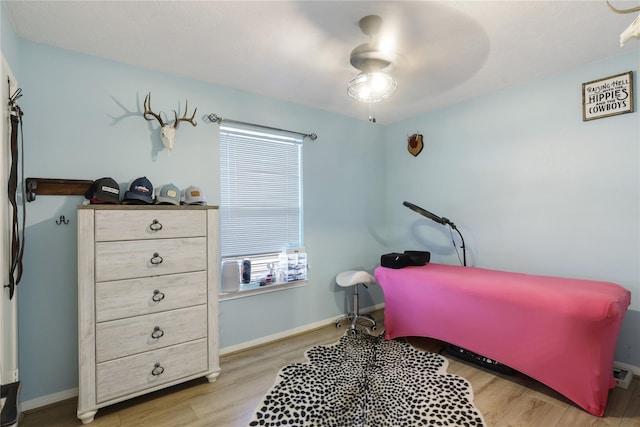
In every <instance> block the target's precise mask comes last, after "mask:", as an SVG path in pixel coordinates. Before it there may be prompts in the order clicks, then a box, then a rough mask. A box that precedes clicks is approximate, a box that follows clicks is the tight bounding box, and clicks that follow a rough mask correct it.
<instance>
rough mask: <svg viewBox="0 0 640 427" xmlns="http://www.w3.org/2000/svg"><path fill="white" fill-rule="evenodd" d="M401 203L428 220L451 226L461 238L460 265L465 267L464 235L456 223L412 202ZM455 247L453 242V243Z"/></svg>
mask: <svg viewBox="0 0 640 427" xmlns="http://www.w3.org/2000/svg"><path fill="white" fill-rule="evenodd" d="M402 204H403V205H405V206H406V207H408V208H409V209H411V210H412V211H414V212H418V213H419V214H420V215H422V216H425V217H427V218H429V219H430V220H433V221H435V222H438V223H440V224H442V225H448V226H449V227H451V229H452V230H455V231H456V232H457V233H458V235H459V236H460V240H462V246H461V248H462V260H463V261H462V265H464V266H465V267H466V266H467V249H466V247H465V245H464V237H462V233H460V230H458V228H457V227H456V225H455V224H454V223H453V222H451V221H449V220H448V219H447V218H445V217H439V216H438V215H434V214H432V213H431V212H429V211H428V210H426V209H422V208H421V207H420V206H416V205H414V204H413V203H409V202H402ZM453 246H454V247H455V243H454V245H453Z"/></svg>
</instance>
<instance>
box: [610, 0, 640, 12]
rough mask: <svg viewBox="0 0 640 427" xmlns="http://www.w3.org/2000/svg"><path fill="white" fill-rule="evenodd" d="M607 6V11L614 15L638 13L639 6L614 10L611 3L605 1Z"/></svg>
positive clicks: (639, 10)
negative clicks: (609, 10)
mask: <svg viewBox="0 0 640 427" xmlns="http://www.w3.org/2000/svg"><path fill="white" fill-rule="evenodd" d="M607 6H609V9H611V10H612V11H613V12H615V13H633V12H640V6H636V7H632V8H631V9H616V8H615V7H613V6H611V3H609V0H607Z"/></svg>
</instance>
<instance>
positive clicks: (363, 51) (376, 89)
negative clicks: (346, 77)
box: [347, 15, 400, 122]
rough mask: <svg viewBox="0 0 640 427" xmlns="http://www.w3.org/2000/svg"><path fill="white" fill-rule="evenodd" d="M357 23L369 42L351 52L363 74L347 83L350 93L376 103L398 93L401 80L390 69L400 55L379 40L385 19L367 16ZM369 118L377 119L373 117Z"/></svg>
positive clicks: (352, 58)
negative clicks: (390, 72) (395, 77)
mask: <svg viewBox="0 0 640 427" xmlns="http://www.w3.org/2000/svg"><path fill="white" fill-rule="evenodd" d="M358 25H359V26H360V29H361V30H362V32H363V33H364V34H366V35H367V36H369V42H368V43H363V44H361V45H359V46H356V48H355V49H353V50H352V51H351V55H350V58H349V59H350V62H351V65H353V67H354V68H356V69H358V70H360V74H359V75H358V76H357V77H356V78H354V79H353V80H351V81H350V82H349V84H348V85H347V93H348V94H349V96H351V97H352V98H354V99H356V100H357V101H360V102H366V103H369V104H373V103H376V102H380V101H383V100H385V99H387V98H389V97H390V96H391V95H393V93H394V92H395V90H396V88H397V86H398V83H397V82H396V80H395V79H394V78H393V77H392V76H391V75H390V74H388V72H389V71H390V70H391V69H392V68H393V67H394V65H395V64H396V63H397V62H398V60H399V58H400V55H398V54H397V53H396V52H394V51H393V50H391V49H390V48H389V47H385V44H384V41H383V40H380V39H379V33H380V28H381V27H382V18H381V17H380V16H378V15H367V16H365V17H364V18H362V19H361V20H360V21H359V22H358ZM369 120H371V121H374V122H375V119H372V118H371V117H370V118H369Z"/></svg>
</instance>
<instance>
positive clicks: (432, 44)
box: [5, 0, 640, 123]
mask: <svg viewBox="0 0 640 427" xmlns="http://www.w3.org/2000/svg"><path fill="white" fill-rule="evenodd" d="M5 3H6V6H7V9H8V11H9V15H10V19H11V21H12V23H13V25H14V28H15V30H16V32H17V34H18V35H19V36H20V37H23V38H25V39H28V40H31V41H35V42H41V43H46V44H50V45H53V46H58V47H62V48H66V49H70V50H74V51H78V52H83V53H87V54H91V55H95V56H98V57H102V58H107V59H112V60H115V61H120V62H124V63H127V64H132V65H135V66H138V67H143V68H148V69H153V70H159V71H164V72H167V73H170V74H174V75H179V76H185V77H190V78H194V79H198V80H202V81H206V82H211V83H216V84H220V85H224V86H229V87H233V88H238V89H242V90H245V91H248V92H252V93H256V94H260V95H265V96H268V97H272V98H276V99H282V100H286V101H292V102H296V103H299V104H303V105H308V106H311V107H316V108H321V109H324V110H328V111H333V112H336V113H340V114H344V115H348V116H352V117H357V118H361V119H363V120H366V119H367V117H368V115H369V110H368V107H367V106H366V105H363V104H359V103H357V102H356V101H353V100H352V99H350V98H349V97H348V96H347V94H346V84H347V82H348V81H349V80H350V79H352V78H353V77H355V76H356V75H357V74H358V70H356V69H355V68H353V67H352V66H351V65H350V63H349V54H350V52H351V50H352V49H353V48H354V47H356V46H357V45H359V44H362V43H365V42H367V41H368V38H367V37H366V36H365V35H364V34H363V33H362V32H361V31H360V28H359V27H358V21H359V20H360V18H362V17H363V16H365V15H369V14H377V15H380V16H381V17H382V18H383V20H384V22H383V30H388V31H390V32H392V33H393V34H394V35H395V37H396V40H397V41H396V43H397V51H398V52H399V53H400V54H401V55H402V56H403V58H404V60H403V62H402V63H401V64H399V65H398V66H397V67H395V69H394V70H393V71H392V74H393V75H394V77H396V79H397V81H398V90H397V91H396V93H395V94H394V95H393V96H392V97H391V98H390V99H388V100H386V101H383V102H381V103H379V104H376V105H375V110H374V112H375V115H376V117H377V119H378V122H379V123H390V122H393V121H397V120H401V119H404V118H407V117H412V116H415V115H418V114H420V113H423V112H427V111H430V110H434V109H437V108H441V107H443V106H447V105H451V104H454V103H458V102H460V101H463V100H467V99H470V98H474V97H477V96H479V95H483V94H486V93H489V92H494V91H497V90H501V89H503V88H506V87H509V86H513V85H516V84H519V83H522V82H525V81H527V80H531V79H536V78H540V77H544V76H547V75H550V74H554V73H557V72H561V71H565V70H569V69H571V68H573V67H576V66H580V65H583V64H587V63H591V62H594V61H598V60H601V59H603V58H606V57H610V56H615V55H620V54H623V53H630V52H636V53H638V61H639V65H640V41H638V40H636V39H631V40H630V41H628V42H627V43H626V45H625V46H624V47H623V48H621V47H620V45H619V35H620V33H621V32H622V31H623V30H624V29H625V28H626V27H627V26H628V25H629V24H630V23H631V22H632V21H633V19H634V18H635V17H636V16H637V15H636V14H627V15H619V14H614V13H613V12H611V11H610V10H609V9H608V8H607V5H606V3H605V2H604V0H602V1H600V0H594V1H158V0H156V1H87V0H85V1H27V0H21V1H18V0H5ZM611 3H612V4H613V5H614V6H616V7H617V8H631V7H636V6H639V5H640V1H638V0H633V1H626V0H611ZM617 71H620V72H626V71H629V70H617ZM593 77H594V79H595V78H599V77H604V76H593ZM217 113H219V114H221V115H224V111H220V112H217Z"/></svg>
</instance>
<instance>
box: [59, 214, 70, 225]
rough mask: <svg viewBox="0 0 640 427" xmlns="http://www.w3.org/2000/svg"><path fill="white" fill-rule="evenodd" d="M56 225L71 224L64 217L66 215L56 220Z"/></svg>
mask: <svg viewBox="0 0 640 427" xmlns="http://www.w3.org/2000/svg"><path fill="white" fill-rule="evenodd" d="M56 224H58V225H62V224H64V225H67V224H69V220H68V219H66V218H65V217H64V215H60V219H58V220H56Z"/></svg>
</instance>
